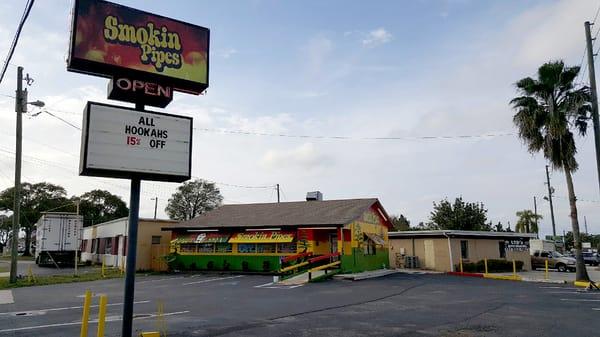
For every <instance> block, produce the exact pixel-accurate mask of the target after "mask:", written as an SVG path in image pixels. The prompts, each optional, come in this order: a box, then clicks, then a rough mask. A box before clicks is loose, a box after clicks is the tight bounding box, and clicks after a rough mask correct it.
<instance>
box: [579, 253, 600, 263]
mask: <svg viewBox="0 0 600 337" xmlns="http://www.w3.org/2000/svg"><path fill="white" fill-rule="evenodd" d="M583 261H584V262H585V264H589V265H592V266H597V265H600V256H598V253H592V252H583Z"/></svg>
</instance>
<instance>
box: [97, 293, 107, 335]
mask: <svg viewBox="0 0 600 337" xmlns="http://www.w3.org/2000/svg"><path fill="white" fill-rule="evenodd" d="M106 300H107V297H106V295H102V296H100V307H99V309H98V333H97V334H96V337H104V322H105V320H106Z"/></svg>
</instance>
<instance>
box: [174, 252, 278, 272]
mask: <svg viewBox="0 0 600 337" xmlns="http://www.w3.org/2000/svg"><path fill="white" fill-rule="evenodd" d="M211 261H212V262H213V268H212V270H224V263H225V261H227V263H229V270H237V271H242V270H243V268H242V263H243V262H244V261H245V262H248V271H257V272H264V271H277V270H279V269H280V263H279V256H242V255H177V258H176V259H175V262H174V264H175V265H176V266H177V267H176V268H177V269H184V270H208V269H209V268H208V264H209V262H211ZM265 261H268V262H269V269H268V270H265V269H264V265H263V263H264V262H265ZM192 264H195V266H193V265H192Z"/></svg>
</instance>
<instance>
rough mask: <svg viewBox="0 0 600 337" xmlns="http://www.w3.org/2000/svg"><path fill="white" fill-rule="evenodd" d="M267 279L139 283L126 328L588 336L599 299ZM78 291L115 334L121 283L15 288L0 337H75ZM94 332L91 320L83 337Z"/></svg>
mask: <svg viewBox="0 0 600 337" xmlns="http://www.w3.org/2000/svg"><path fill="white" fill-rule="evenodd" d="M271 281H272V279H271V278H270V277H267V276H256V275H217V274H212V275H194V276H187V275H186V276H175V275H174V276H149V277H139V278H138V281H137V288H136V304H135V315H136V319H135V321H134V328H135V329H136V330H138V331H148V330H157V329H160V327H161V326H162V324H163V323H164V325H165V326H166V327H167V331H168V335H169V336H236V335H241V334H243V335H246V336H315V335H318V336H322V335H327V336H362V335H367V334H368V335H377V336H440V335H441V336H514V335H527V336H565V335H569V334H574V335H575V334H576V335H578V336H592V335H596V334H597V332H598V329H599V328H600V325H598V324H597V317H598V314H599V313H600V293H588V292H583V291H578V290H576V289H575V288H573V287H571V286H566V285H565V286H563V285H548V284H540V283H516V282H510V281H494V280H484V279H475V278H467V277H452V276H445V275H407V274H394V275H390V276H387V277H383V278H378V279H370V280H364V281H357V282H351V281H328V282H322V283H312V284H306V285H303V286H277V285H273V284H271ZM86 288H90V289H92V290H93V291H94V293H95V294H106V295H107V296H108V299H109V306H108V308H107V320H108V322H107V336H118V335H119V334H120V333H119V332H120V326H121V321H120V315H121V310H122V303H121V302H122V288H123V280H122V279H112V280H105V281H96V282H90V283H79V284H62V285H53V286H42V287H33V288H19V289H15V290H13V297H14V300H15V303H13V304H4V305H0V336H45V337H52V336H56V337H58V336H75V335H77V334H78V331H79V326H80V323H79V322H80V320H81V305H82V302H83V298H82V296H83V293H84V291H85V289H86ZM97 301H98V299H97V296H96V297H95V298H94V304H97ZM159 303H163V304H164V315H163V316H160V317H159V316H158V315H157V306H158V304H159ZM97 310H98V308H97V307H94V308H92V320H93V319H96V317H97ZM95 329H96V324H95V323H92V324H91V325H90V336H92V335H95V331H94V330H95ZM92 332H93V333H92Z"/></svg>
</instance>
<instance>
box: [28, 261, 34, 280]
mask: <svg viewBox="0 0 600 337" xmlns="http://www.w3.org/2000/svg"><path fill="white" fill-rule="evenodd" d="M32 281H33V270H32V269H31V265H29V269H27V282H28V283H31V282H32Z"/></svg>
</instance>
